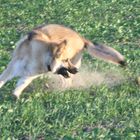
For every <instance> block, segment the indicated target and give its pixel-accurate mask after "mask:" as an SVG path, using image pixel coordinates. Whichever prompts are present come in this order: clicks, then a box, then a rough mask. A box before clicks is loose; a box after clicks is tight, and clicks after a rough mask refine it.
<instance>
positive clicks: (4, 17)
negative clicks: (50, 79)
mask: <svg viewBox="0 0 140 140" xmlns="http://www.w3.org/2000/svg"><path fill="white" fill-rule="evenodd" d="M0 11H1V12H0V72H2V71H3V70H4V69H5V67H6V65H7V64H8V62H9V60H10V58H11V52H12V51H13V49H14V48H15V42H17V41H18V40H19V38H20V36H21V35H22V34H25V33H27V32H28V31H30V30H31V29H32V28H33V27H35V26H37V25H39V24H42V23H59V24H64V25H66V26H69V27H72V28H74V29H75V30H76V31H78V32H80V33H81V34H82V35H83V36H85V37H86V38H88V39H91V40H92V41H97V42H102V43H106V44H108V45H110V46H112V47H114V48H116V49H117V50H118V51H120V52H121V53H122V54H124V56H125V57H126V60H127V63H128V66H127V69H125V70H123V69H121V68H118V67H117V66H114V65H112V64H107V63H105V62H102V61H100V60H95V59H91V58H90V57H89V56H88V55H87V54H84V59H83V63H84V64H86V65H87V66H89V67H90V68H91V69H92V70H93V71H95V70H96V71H100V72H104V71H110V70H111V71H116V70H117V71H118V73H119V72H122V73H123V75H124V76H125V79H126V80H125V82H120V83H119V84H116V85H114V86H111V87H110V86H108V85H106V84H101V85H99V86H95V85H93V86H91V87H90V88H88V89H69V90H65V91H47V90H46V89H44V88H43V86H41V85H42V84H43V82H44V81H46V79H44V80H37V81H35V82H33V85H32V86H31V87H34V89H33V90H31V91H28V92H27V91H25V92H26V93H30V94H23V96H22V98H21V99H20V100H18V101H15V100H14V98H13V97H12V95H11V91H12V89H13V87H14V86H15V80H13V81H12V82H9V83H7V84H6V85H5V86H4V87H3V88H2V89H0V139H1V140H28V139H31V140H43V139H45V140H58V139H61V140H93V139H95V140H96V139H97V140H98V139H99V140H100V139H101V140H102V139H105V140H109V139H110V140H138V139H140V99H139V97H140V86H139V85H138V84H137V82H136V79H137V78H138V76H140V40H139V38H140V34H139V33H140V22H139V20H140V11H139V0H133V1H130V0H118V1H117V0H108V1H107V0H105V1H101V0H99V1H95V0H92V1H91V0H86V1H79V0H77V1H76V0H71V1H69V0H58V1H45V0H40V1H38V0H32V1H30V2H29V1H28V0H1V1H0Z"/></svg>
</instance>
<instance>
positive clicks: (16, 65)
mask: <svg viewBox="0 0 140 140" xmlns="http://www.w3.org/2000/svg"><path fill="white" fill-rule="evenodd" d="M25 64H26V60H24V59H16V58H13V59H12V60H11V61H10V63H9V64H8V66H7V68H6V69H5V70H4V71H3V73H2V74H1V75H0V88H1V87H2V86H3V85H4V84H5V83H6V82H7V81H9V80H11V79H12V78H14V77H17V76H23V73H24V66H25Z"/></svg>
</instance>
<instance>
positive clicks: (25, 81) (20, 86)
mask: <svg viewBox="0 0 140 140" xmlns="http://www.w3.org/2000/svg"><path fill="white" fill-rule="evenodd" d="M39 76H40V75H36V76H29V77H21V78H20V79H19V80H18V82H17V85H16V89H15V90H14V92H13V94H14V95H15V96H16V97H17V98H19V97H20V95H21V93H22V91H23V90H24V89H25V88H26V87H27V86H28V85H29V84H30V83H31V82H32V81H33V80H34V79H36V78H37V77H39Z"/></svg>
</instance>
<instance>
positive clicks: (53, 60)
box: [0, 24, 125, 98]
mask: <svg viewBox="0 0 140 140" xmlns="http://www.w3.org/2000/svg"><path fill="white" fill-rule="evenodd" d="M85 49H86V50H87V51H88V52H89V54H90V55H91V56H95V57H97V58H101V59H103V60H106V61H110V62H112V63H115V64H119V65H125V61H124V57H123V56H122V55H121V54H120V53H119V52H118V51H116V50H115V49H113V48H111V47H107V46H105V45H95V44H93V43H92V42H91V41H89V40H87V39H85V38H84V37H82V36H81V35H79V34H78V33H77V32H75V31H74V30H72V29H70V28H67V27H64V26H62V25H57V24H49V25H43V26H40V27H37V28H35V29H33V30H32V31H31V32H29V33H28V34H27V35H25V36H24V37H23V38H21V39H20V40H19V41H18V42H17V44H16V49H15V50H14V53H13V56H12V60H11V61H10V63H9V64H8V66H7V68H6V70H4V72H3V73H2V74H1V75H0V88H1V87H2V86H3V85H4V84H5V83H6V82H7V81H8V80H11V79H12V78H13V77H20V78H19V80H18V82H17V85H16V88H15V90H14V92H13V94H14V95H15V96H16V97H17V98H19V97H20V95H21V93H22V91H23V90H24V89H25V88H26V87H27V86H28V85H29V84H30V83H31V82H32V80H34V79H36V78H38V77H39V76H40V75H42V74H45V73H47V72H48V71H51V72H52V73H57V74H60V75H63V78H64V79H65V78H68V79H70V78H71V76H72V75H73V74H75V73H77V72H78V69H79V67H80V65H81V59H82V53H83V51H84V50H85Z"/></svg>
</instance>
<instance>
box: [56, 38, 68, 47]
mask: <svg viewBox="0 0 140 140" xmlns="http://www.w3.org/2000/svg"><path fill="white" fill-rule="evenodd" d="M66 44H67V41H66V40H62V41H61V42H59V43H58V44H57V45H58V47H60V48H63V49H64V48H65V46H66Z"/></svg>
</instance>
